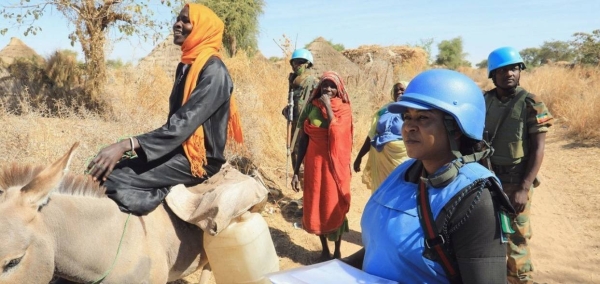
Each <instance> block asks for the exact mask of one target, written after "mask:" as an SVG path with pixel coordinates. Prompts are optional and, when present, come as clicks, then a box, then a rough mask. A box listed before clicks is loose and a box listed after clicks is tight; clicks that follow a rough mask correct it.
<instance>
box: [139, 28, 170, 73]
mask: <svg viewBox="0 0 600 284" xmlns="http://www.w3.org/2000/svg"><path fill="white" fill-rule="evenodd" d="M179 61H181V47H180V46H178V45H175V44H173V35H169V36H168V37H167V38H166V39H165V40H164V41H163V42H161V43H159V44H157V45H156V46H155V47H154V49H152V51H151V52H150V54H148V55H147V56H146V57H144V58H142V59H141V60H140V62H139V64H138V66H139V67H140V68H151V67H158V68H161V69H163V70H164V71H165V72H166V73H167V74H169V75H171V76H175V69H176V68H177V64H178V63H179Z"/></svg>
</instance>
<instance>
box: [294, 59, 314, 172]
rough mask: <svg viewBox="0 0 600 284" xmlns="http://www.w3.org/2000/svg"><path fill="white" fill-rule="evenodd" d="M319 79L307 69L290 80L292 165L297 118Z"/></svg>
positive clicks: (296, 147) (295, 155) (295, 150)
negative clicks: (292, 110) (292, 99)
mask: <svg viewBox="0 0 600 284" xmlns="http://www.w3.org/2000/svg"><path fill="white" fill-rule="evenodd" d="M318 84H319V81H318V80H317V78H315V77H314V76H313V75H312V74H311V72H310V71H309V70H306V71H304V73H303V74H302V75H300V76H297V77H296V78H295V79H294V81H293V82H292V91H293V93H294V95H293V98H294V113H293V121H292V137H293V138H295V139H293V140H292V142H293V143H294V145H292V154H291V155H292V165H295V164H296V159H297V157H298V139H297V137H298V133H297V132H298V131H296V129H297V124H298V118H299V117H300V113H301V112H302V110H303V109H304V105H305V104H306V100H307V99H308V98H309V97H310V94H311V93H312V91H313V90H314V88H316V87H317V85H318Z"/></svg>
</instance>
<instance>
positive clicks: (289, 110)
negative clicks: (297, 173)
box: [285, 74, 294, 184]
mask: <svg viewBox="0 0 600 284" xmlns="http://www.w3.org/2000/svg"><path fill="white" fill-rule="evenodd" d="M290 77H291V74H290ZM293 121H294V88H293V86H292V83H291V82H290V88H289V92H288V104H287V136H286V139H285V142H286V147H287V157H286V161H285V184H288V168H289V164H290V156H291V154H292V151H291V148H292V146H293V145H292V128H293V125H292V124H293ZM292 166H293V165H292Z"/></svg>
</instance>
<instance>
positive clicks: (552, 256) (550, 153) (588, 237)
mask: <svg viewBox="0 0 600 284" xmlns="http://www.w3.org/2000/svg"><path fill="white" fill-rule="evenodd" d="M557 132H560V130H557ZM558 134H559V133H556V132H552V133H550V134H549V136H548V139H547V145H546V152H545V153H546V154H545V159H544V163H543V165H542V170H541V176H542V178H543V180H542V183H543V184H542V185H541V186H540V187H539V188H537V189H536V191H535V192H534V196H533V204H532V206H533V208H532V211H533V212H532V226H533V237H532V242H531V248H532V255H533V261H534V268H535V271H536V274H535V276H534V277H535V279H536V281H538V282H541V283H599V282H600V237H599V234H600V223H598V221H600V191H599V189H600V176H599V174H600V160H599V159H600V148H598V147H588V146H585V145H578V144H573V143H570V142H568V141H564V140H561V139H560V135H558Z"/></svg>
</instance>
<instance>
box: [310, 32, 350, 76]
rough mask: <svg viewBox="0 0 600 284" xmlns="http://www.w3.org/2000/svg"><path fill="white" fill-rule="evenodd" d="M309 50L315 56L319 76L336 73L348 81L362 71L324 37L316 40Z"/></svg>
mask: <svg viewBox="0 0 600 284" xmlns="http://www.w3.org/2000/svg"><path fill="white" fill-rule="evenodd" d="M308 50H310V52H311V53H312V55H313V59H314V67H313V68H314V70H315V73H316V74H317V75H321V74H323V72H325V71H335V72H337V73H338V74H340V76H342V77H343V78H344V80H345V81H348V80H349V78H351V77H355V76H357V75H358V74H359V72H360V70H359V68H358V66H357V65H356V64H354V63H353V62H352V61H350V60H349V59H348V58H346V57H344V55H342V53H340V52H339V51H337V50H335V49H334V48H333V47H332V46H331V44H329V42H327V40H325V39H324V38H322V37H319V38H317V39H315V40H314V41H313V42H312V43H310V44H309V45H308Z"/></svg>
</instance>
